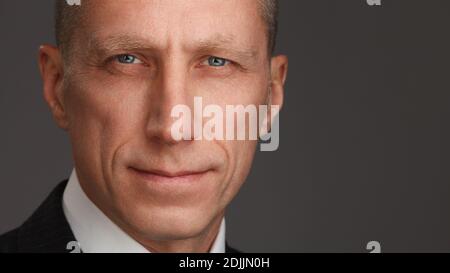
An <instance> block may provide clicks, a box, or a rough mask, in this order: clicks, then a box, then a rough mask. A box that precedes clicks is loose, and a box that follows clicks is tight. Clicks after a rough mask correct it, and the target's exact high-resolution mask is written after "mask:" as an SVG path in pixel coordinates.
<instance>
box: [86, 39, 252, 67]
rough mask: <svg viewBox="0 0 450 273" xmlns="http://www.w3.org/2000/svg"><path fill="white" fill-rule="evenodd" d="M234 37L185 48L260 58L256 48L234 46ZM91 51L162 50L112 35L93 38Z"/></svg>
mask: <svg viewBox="0 0 450 273" xmlns="http://www.w3.org/2000/svg"><path fill="white" fill-rule="evenodd" d="M233 40H234V39H233V37H231V36H224V35H220V34H219V35H216V36H214V37H212V38H209V39H202V40H197V41H195V42H194V43H193V46H191V48H185V49H186V50H187V51H191V52H196V53H197V54H198V53H205V54H206V53H211V52H225V53H229V54H231V55H232V56H233V57H234V58H238V59H241V60H247V61H250V60H252V59H254V58H255V57H257V56H258V50H257V49H256V48H245V49H241V48H237V47H236V46H235V45H234V44H233ZM88 44H89V50H92V51H95V52H97V53H108V52H114V51H119V50H122V51H132V50H145V51H154V52H156V51H158V50H161V48H160V47H158V46H157V45H156V43H154V42H152V41H151V40H149V39H144V38H142V37H139V36H135V35H112V36H108V37H106V38H104V39H103V38H102V39H100V38H98V37H97V36H95V35H94V36H93V37H92V38H91V39H90V40H89V41H88Z"/></svg>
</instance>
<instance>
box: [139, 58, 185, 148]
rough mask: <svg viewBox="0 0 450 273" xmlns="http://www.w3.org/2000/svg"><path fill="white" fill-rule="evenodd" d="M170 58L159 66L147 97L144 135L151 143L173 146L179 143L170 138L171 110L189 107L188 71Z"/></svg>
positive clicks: (172, 121) (181, 64)
mask: <svg viewBox="0 0 450 273" xmlns="http://www.w3.org/2000/svg"><path fill="white" fill-rule="evenodd" d="M175 59H176V58H171V60H169V61H167V62H166V63H165V64H164V65H163V66H161V69H160V72H159V73H158V75H157V77H156V79H155V82H154V84H153V85H152V87H151V90H150V92H149V93H150V95H149V102H148V104H149V115H148V119H147V127H146V134H147V137H148V139H149V140H151V141H152V142H158V143H159V144H164V145H175V144H177V143H179V142H180V141H186V140H175V138H174V137H173V136H172V133H171V132H172V130H171V129H172V125H173V123H174V122H175V120H174V118H173V117H172V116H171V113H172V109H173V108H174V107H175V106H177V105H189V103H188V100H189V90H188V85H189V83H188V69H187V68H186V67H187V66H185V65H183V63H182V62H175V61H173V60H175Z"/></svg>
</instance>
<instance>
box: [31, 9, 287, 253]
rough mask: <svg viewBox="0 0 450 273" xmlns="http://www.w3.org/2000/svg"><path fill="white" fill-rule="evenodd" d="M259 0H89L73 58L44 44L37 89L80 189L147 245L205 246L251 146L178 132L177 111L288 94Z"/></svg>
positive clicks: (283, 64) (247, 164)
mask: <svg viewBox="0 0 450 273" xmlns="http://www.w3.org/2000/svg"><path fill="white" fill-rule="evenodd" d="M257 2H258V1H256V0H254V1H242V0H228V1H216V0H191V1H184V0H153V1H139V0H128V1H127V0H121V1H108V0H96V1H84V2H83V11H82V12H83V16H84V19H83V22H82V23H81V24H80V25H79V26H77V29H76V31H75V33H74V37H73V38H74V39H73V43H72V45H71V47H72V49H71V52H70V54H67V55H68V56H69V57H67V58H63V57H62V54H61V52H60V50H59V49H58V48H57V47H55V46H52V45H43V46H41V48H40V52H39V64H40V71H41V74H42V78H43V85H44V97H45V100H46V102H47V103H48V105H49V107H50V110H51V112H52V114H53V117H54V119H55V121H56V123H57V124H58V126H59V127H61V128H62V129H64V130H66V131H67V132H68V134H69V136H70V139H71V144H72V152H73V158H74V162H75V167H76V170H77V174H78V176H79V180H80V184H81V186H82V188H83V190H84V191H85V192H86V194H87V196H88V197H89V198H90V199H91V200H92V201H93V202H94V203H95V204H96V205H97V206H98V207H99V208H100V209H101V210H102V211H103V212H104V213H105V214H106V215H107V216H108V217H109V218H110V219H111V220H112V221H113V222H115V223H116V224H117V225H118V226H119V227H120V228H122V229H123V230H124V231H125V232H127V233H128V234H129V235H130V236H131V237H133V238H134V239H135V240H137V241H138V242H139V243H141V244H142V245H143V246H145V247H146V248H147V249H149V250H150V251H152V252H207V251H209V249H210V247H211V244H212V242H213V241H214V239H215V237H216V235H217V232H218V229H219V226H220V221H221V219H222V217H223V215H224V213H225V209H226V207H227V205H228V204H229V203H230V202H231V200H232V199H233V197H234V196H235V195H236V194H237V192H238V191H239V189H240V187H241V186H242V184H243V183H244V181H245V179H246V177H247V175H248V173H249V171H250V168H251V164H252V160H253V156H254V152H255V148H256V144H257V143H256V141H205V140H203V141H194V140H181V141H174V140H173V138H172V137H171V134H170V128H171V126H172V124H173V122H174V119H173V118H172V117H171V116H170V114H171V110H172V108H173V107H174V106H175V105H178V104H185V105H188V106H190V107H192V109H193V101H194V96H201V97H202V98H203V104H204V105H207V104H217V105H220V106H222V107H224V109H225V105H230V104H231V105H235V104H242V105H249V104H254V105H261V104H266V103H267V102H269V101H271V103H272V104H274V105H280V106H281V105H282V103H283V85H284V82H285V79H286V74H287V58H286V57H285V56H276V57H272V58H268V52H267V31H266V25H265V22H264V21H263V19H262V18H261V15H260V13H259V6H258V3H257ZM120 54H129V55H131V56H132V57H130V56H128V57H127V58H125V59H127V60H130V59H131V60H132V61H131V63H127V64H125V63H123V62H121V61H120V60H121V59H120V58H117V55H120ZM211 56H216V57H220V58H223V59H226V60H230V61H229V62H228V61H227V62H225V64H224V65H222V66H211V65H210V63H209V62H208V60H210V59H209V58H210V57H211ZM122 60H123V59H122ZM269 90H270V92H269ZM186 174H188V175H186Z"/></svg>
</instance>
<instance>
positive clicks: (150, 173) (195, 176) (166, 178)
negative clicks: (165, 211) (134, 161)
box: [128, 167, 211, 183]
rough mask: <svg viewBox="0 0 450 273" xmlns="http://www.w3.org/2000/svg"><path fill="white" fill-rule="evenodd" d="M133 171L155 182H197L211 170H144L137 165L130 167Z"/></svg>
mask: <svg viewBox="0 0 450 273" xmlns="http://www.w3.org/2000/svg"><path fill="white" fill-rule="evenodd" d="M128 169H129V170H130V171H131V172H133V173H134V174H136V175H137V176H138V177H140V178H142V179H144V180H145V181H147V182H155V183H195V182H196V181H199V180H200V179H201V178H202V177H203V176H205V175H206V174H207V173H209V172H210V171H211V170H205V171H189V170H185V171H173V172H171V171H165V170H143V169H138V168H135V167H129V168H128Z"/></svg>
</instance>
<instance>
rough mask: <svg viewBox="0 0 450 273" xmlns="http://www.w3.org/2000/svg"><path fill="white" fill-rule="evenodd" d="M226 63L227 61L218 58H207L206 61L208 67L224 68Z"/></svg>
mask: <svg viewBox="0 0 450 273" xmlns="http://www.w3.org/2000/svg"><path fill="white" fill-rule="evenodd" d="M227 63H228V60H226V59H223V58H219V57H214V56H212V57H209V59H208V65H210V66H216V67H218V66H225V65H226V64H227Z"/></svg>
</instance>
